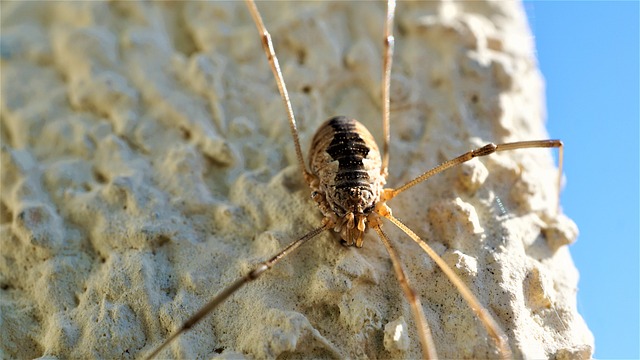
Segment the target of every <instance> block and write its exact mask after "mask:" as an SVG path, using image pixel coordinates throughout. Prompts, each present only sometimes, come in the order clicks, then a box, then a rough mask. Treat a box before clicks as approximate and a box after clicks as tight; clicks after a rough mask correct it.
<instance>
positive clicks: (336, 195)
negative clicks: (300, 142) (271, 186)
mask: <svg viewBox="0 0 640 360" xmlns="http://www.w3.org/2000/svg"><path fill="white" fill-rule="evenodd" d="M309 168H310V169H311V173H312V175H313V177H312V179H313V180H312V181H311V189H312V197H313V199H314V200H315V201H316V202H317V203H318V206H319V208H320V210H321V211H322V214H323V215H324V216H325V218H327V219H329V221H330V222H331V223H332V224H334V230H335V231H336V232H339V233H340V236H341V238H342V241H343V243H344V244H345V245H347V246H352V245H355V246H357V247H362V245H363V234H364V231H365V229H366V223H367V222H368V219H369V217H371V216H375V215H372V212H373V210H374V208H375V206H376V204H377V203H378V202H379V201H380V194H381V192H382V188H383V186H384V184H385V182H386V180H385V176H384V174H383V173H382V170H381V169H382V162H381V157H380V152H379V150H378V146H377V145H376V143H375V141H374V139H373V136H372V135H371V133H370V132H369V131H368V130H367V128H366V127H364V125H362V124H361V123H360V122H358V121H357V120H354V119H350V118H347V117H344V116H336V117H333V118H331V119H329V120H327V121H326V122H325V123H324V124H322V125H321V126H320V128H319V129H318V130H317V131H316V133H315V135H314V137H313V141H312V143H311V149H310V151H309Z"/></svg>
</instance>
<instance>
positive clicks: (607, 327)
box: [524, 1, 640, 359]
mask: <svg viewBox="0 0 640 360" xmlns="http://www.w3.org/2000/svg"><path fill="white" fill-rule="evenodd" d="M524 6H525V10H526V11H527V16H528V17H529V24H530V26H531V28H532V30H533V33H534V36H535V42H536V48H537V53H538V61H539V64H540V68H541V70H542V73H543V76H544V77H545V80H546V98H547V114H548V118H547V121H548V123H547V126H548V130H549V134H550V136H551V137H552V138H559V139H562V140H563V141H564V142H565V147H566V151H565V170H564V172H565V175H566V177H567V183H566V186H565V188H564V190H563V194H562V207H563V209H564V212H565V213H566V214H568V215H569V217H571V218H572V219H573V220H574V221H575V222H576V223H577V224H578V227H579V228H580V236H579V237H578V242H577V243H575V244H574V245H572V246H571V252H572V254H573V257H574V261H575V263H576V266H577V267H578V269H579V270H580V277H581V279H580V285H579V292H578V309H579V310H580V313H581V314H582V315H583V316H584V318H585V319H586V321H587V324H588V325H589V328H590V329H591V331H593V333H594V335H595V340H596V352H595V357H597V358H600V359H610V358H635V359H637V358H639V357H640V354H639V351H638V346H639V345H638V343H639V340H638V339H640V335H639V332H638V326H639V313H638V308H639V301H638V293H639V288H638V283H639V269H638V260H639V254H640V252H639V248H638V243H639V233H638V226H639V225H638V223H639V213H638V209H639V207H640V205H639V204H640V201H639V193H638V189H639V187H640V184H639V180H638V174H639V168H638V165H639V162H640V161H639V158H638V154H639V153H640V147H639V140H638V139H639V137H640V132H639V127H638V124H639V123H640V114H639V112H638V107H639V99H640V94H639V91H638V88H639V83H640V77H639V73H638V69H639V67H640V65H639V64H640V63H639V58H638V55H639V53H640V50H639V44H640V40H639V38H638V33H639V29H638V19H639V13H640V9H639V3H638V2H636V1H626V2H622V1H621V2H613V1H589V2H586V1H580V2H578V1H562V2H555V1H554V2H542V1H531V2H525V5H524Z"/></svg>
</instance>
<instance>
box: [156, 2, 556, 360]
mask: <svg viewBox="0 0 640 360" xmlns="http://www.w3.org/2000/svg"><path fill="white" fill-rule="evenodd" d="M246 2H247V7H248V8H249V12H250V13H251V16H252V17H253V20H254V22H255V24H256V27H257V28H258V32H259V34H260V37H261V39H262V46H263V48H264V51H265V54H266V57H267V60H268V61H269V65H270V67H271V70H272V72H273V75H274V76H275V80H276V84H277V85H278V90H279V92H280V95H281V97H282V101H283V103H284V106H285V109H286V111H287V116H288V118H289V127H290V129H291V134H292V136H293V142H294V145H295V151H296V157H297V160H298V164H299V166H300V169H301V170H302V176H303V178H304V180H305V182H306V183H307V185H308V186H309V187H310V188H311V191H312V194H311V197H312V198H313V199H314V200H315V201H316V202H317V203H318V207H319V208H320V211H321V212H322V214H323V216H324V217H323V220H322V225H321V226H319V227H317V228H315V229H313V230H311V231H310V232H308V233H307V234H305V235H304V236H302V237H300V238H299V239H298V240H296V241H294V242H292V243H290V244H289V245H287V246H286V247H285V248H284V249H282V250H281V251H280V252H279V253H277V254H276V255H275V256H273V257H272V258H270V259H269V260H267V261H265V262H263V263H261V264H259V265H258V266H257V267H255V268H254V269H253V270H252V271H250V272H249V273H248V274H246V275H245V276H243V277H241V278H239V279H238V280H236V281H235V282H233V283H232V284H231V285H229V286H228V287H227V288H225V289H224V290H222V291H221V292H220V293H218V295H217V296H216V297H214V298H213V299H212V300H211V301H209V302H208V303H207V304H206V305H205V306H204V307H202V308H201V309H200V310H199V311H198V312H197V313H195V314H194V315H192V316H191V317H190V318H189V319H188V320H187V321H186V322H184V323H183V324H182V326H181V327H180V329H178V331H176V332H175V333H174V334H173V335H171V336H170V337H169V338H168V339H166V340H165V341H164V342H163V343H162V344H161V345H160V346H159V347H158V348H156V349H155V350H154V351H153V353H151V354H150V355H149V356H148V358H153V357H155V356H156V355H158V354H159V353H160V351H162V349H164V348H165V347H166V346H167V345H169V344H170V343H171V342H172V341H173V340H174V339H176V338H177V337H178V336H180V334H182V333H183V332H185V331H187V330H188V329H190V328H191V327H193V326H194V325H195V324H197V323H198V322H199V321H200V320H202V319H203V318H204V317H205V316H207V315H208V314H209V313H210V312H212V311H213V310H214V309H215V308H216V307H217V306H218V305H220V304H221V303H222V302H224V301H225V300H226V299H227V298H228V297H229V296H231V295H232V294H233V293H235V292H236V291H237V290H238V289H240V288H241V287H242V286H243V285H245V284H246V283H248V282H251V281H253V280H255V279H257V278H259V277H260V275H262V274H264V273H265V272H266V271H267V270H269V269H271V268H272V267H273V266H274V265H275V264H276V263H278V262H279V261H280V260H281V259H283V258H284V257H286V256H287V255H289V254H291V253H292V252H294V251H295V250H296V249H297V248H298V247H300V246H301V245H302V244H304V243H305V242H307V241H308V240H310V239H312V238H314V237H315V236H317V235H318V234H320V233H321V232H323V231H325V230H329V229H334V231H336V232H339V233H340V236H341V238H342V240H341V241H342V243H343V244H345V245H347V246H353V245H355V246H356V247H358V248H360V247H362V246H363V242H364V239H363V234H364V232H365V230H366V228H367V227H372V228H373V229H374V230H375V231H376V233H377V234H378V236H379V237H380V240H381V241H382V243H383V244H384V246H385V248H386V250H387V252H388V253H389V257H390V259H391V262H392V264H393V269H394V272H395V275H396V278H397V280H398V282H399V283H400V286H401V288H402V291H403V292H404V295H405V297H406V299H407V301H408V302H409V305H410V307H411V312H412V313H413V317H414V319H415V321H416V326H417V330H418V336H419V339H420V345H421V347H422V354H423V356H424V357H425V358H436V357H437V355H436V350H435V346H434V342H433V339H432V337H431V331H430V330H429V326H428V323H427V321H426V319H425V316H424V313H423V310H422V305H421V304H420V299H419V298H418V297H417V296H416V294H415V292H414V290H413V289H412V287H411V284H410V283H409V280H408V279H407V277H406V276H405V273H404V270H403V268H402V266H401V263H400V258H399V256H398V254H397V253H396V251H395V250H394V248H393V246H392V245H391V243H390V240H389V238H388V237H387V235H386V233H385V232H384V230H383V227H382V221H381V218H386V219H388V220H389V221H391V222H392V223H393V224H394V225H396V226H397V227H399V228H400V229H401V230H402V231H403V232H404V233H406V234H407V235H408V236H409V237H410V238H411V239H413V240H414V241H415V242H416V243H417V244H418V245H419V246H420V247H421V248H422V249H423V250H424V251H425V252H426V253H427V254H428V255H429V257H430V258H431V259H432V260H433V261H434V262H435V263H436V264H437V265H438V266H439V267H440V269H441V270H442V272H444V274H445V275H446V276H447V277H448V278H449V280H450V281H451V282H452V283H453V285H454V286H455V287H456V288H457V290H458V291H459V292H460V294H461V295H462V297H463V298H464V299H465V301H466V302H467V303H468V305H469V306H470V307H471V309H472V310H473V311H474V313H475V314H476V316H477V317H478V318H479V319H480V321H481V322H482V324H483V326H484V327H485V329H486V330H487V332H488V334H489V335H490V336H491V338H492V339H493V341H494V342H495V344H496V346H497V349H498V351H499V353H500V356H501V357H502V358H510V357H511V349H510V348H509V345H508V343H507V336H506V335H505V333H504V332H503V331H502V329H501V328H500V326H499V325H498V324H497V322H496V321H495V320H494V319H493V317H492V316H491V315H490V314H489V312H488V311H487V310H486V309H485V308H484V307H483V306H482V305H481V304H480V302H479V301H478V299H477V298H476V297H475V295H473V293H471V291H470V290H469V289H468V288H467V286H466V285H464V283H463V282H462V281H461V280H460V279H459V278H458V276H457V275H456V274H455V273H454V271H453V270H452V269H451V268H450V267H449V266H448V265H447V264H446V263H445V262H444V260H443V259H442V258H441V257H440V256H439V255H438V254H437V253H436V252H435V251H434V250H433V249H432V248H431V247H430V246H429V245H427V243H426V242H424V241H423V240H422V239H421V238H420V237H419V236H418V235H416V234H415V233H414V232H413V231H412V230H411V229H409V228H408V227H407V226H406V225H404V224H403V223H402V222H400V220H398V219H397V218H395V217H394V216H393V215H392V214H391V209H390V208H389V206H387V204H386V203H387V201H389V200H391V199H393V198H394V197H395V196H397V195H398V194H400V193H402V192H404V191H406V190H408V189H409V188H411V187H412V186H414V185H416V184H418V183H420V182H422V181H424V180H426V179H428V178H430V177H431V176H433V175H435V174H437V173H440V172H442V171H444V170H446V169H449V168H451V167H454V166H456V165H459V164H461V163H464V162H466V161H469V160H471V159H473V158H475V157H481V156H487V155H490V154H493V153H495V152H499V151H508V150H515V149H526V148H558V150H559V155H558V158H559V164H558V168H559V176H558V192H559V190H560V176H561V174H562V149H563V145H562V142H561V141H560V140H533V141H519V142H511V143H504V144H497V145H496V144H493V143H490V144H487V145H485V146H483V147H481V148H478V149H475V150H472V151H469V152H466V153H464V154H462V155H460V156H458V157H456V158H454V159H451V160H448V161H445V162H444V163H442V164H440V165H438V166H436V167H434V168H432V169H430V170H428V171H427V172H425V173H423V174H422V175H420V176H418V177H417V178H415V179H413V180H411V181H409V182H407V183H406V184H404V185H402V186H400V187H398V188H396V189H392V188H383V187H384V184H385V183H386V177H387V174H388V164H389V141H390V135H389V89H390V78H391V62H392V55H393V46H394V38H393V20H394V14H395V0H388V2H387V13H386V21H385V26H384V54H383V69H382V82H383V83H382V84H383V86H382V123H383V132H384V134H383V148H382V154H380V152H379V151H378V147H377V145H376V143H375V141H374V140H373V136H372V135H371V134H370V133H369V131H368V130H367V129H366V128H365V127H364V126H363V125H362V124H360V123H359V122H358V121H356V120H353V119H349V118H346V117H344V116H337V117H333V118H331V119H329V120H327V121H326V122H325V123H324V124H322V125H321V126H320V128H319V129H318V130H317V131H316V134H315V135H314V137H313V141H312V146H311V150H310V152H309V167H310V169H311V171H309V170H307V167H306V165H305V163H304V160H303V156H302V150H301V148H300V140H299V138H298V130H297V126H296V121H295V117H294V115H293V110H292V107H291V101H290V100H289V94H288V92H287V88H286V85H285V82H284V79H283V76H282V73H281V71H280V65H279V63H278V59H277V57H276V54H275V51H274V48H273V43H272V41H271V36H270V34H269V32H268V31H267V29H266V27H265V25H264V23H263V22H262V17H261V16H260V13H259V12H258V9H257V7H256V5H255V3H254V2H253V0H246Z"/></svg>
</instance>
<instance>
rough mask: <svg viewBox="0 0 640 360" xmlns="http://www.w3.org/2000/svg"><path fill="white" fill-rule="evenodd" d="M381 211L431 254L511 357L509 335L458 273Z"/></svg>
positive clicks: (502, 354) (408, 230)
mask: <svg viewBox="0 0 640 360" xmlns="http://www.w3.org/2000/svg"><path fill="white" fill-rule="evenodd" d="M386 209H387V211H384V210H383V211H380V212H379V214H380V215H382V216H384V217H386V218H387V219H389V220H391V222H393V223H394V224H395V225H396V226H397V227H399V228H400V229H401V230H402V231H404V232H405V234H407V235H409V237H411V239H413V241H415V242H416V243H418V245H420V247H421V248H422V249H423V250H424V251H425V252H426V253H427V255H429V257H430V258H431V259H432V260H433V261H434V262H435V263H436V264H437V265H438V266H439V267H440V269H441V270H442V272H444V274H445V275H446V276H447V277H448V278H449V280H450V281H451V283H453V285H454V286H455V287H456V289H458V292H459V293H460V295H462V297H463V298H464V300H465V301H466V302H467V304H469V307H470V308H471V310H473V312H474V313H475V314H476V316H477V317H478V318H479V319H480V321H481V322H482V325H483V326H484V327H485V329H487V332H488V333H489V336H491V337H492V338H493V340H494V341H495V343H496V344H497V346H498V350H499V351H500V355H501V357H502V358H503V359H510V358H511V349H510V348H509V344H508V343H507V340H506V339H507V336H506V335H505V333H504V332H503V331H502V329H501V328H500V325H498V323H497V322H496V321H495V320H494V319H493V317H492V316H491V315H490V314H489V312H488V311H487V309H485V308H484V307H483V306H482V305H481V304H480V301H478V299H477V298H476V297H475V295H473V293H472V292H471V290H469V288H468V287H467V286H466V285H465V284H464V283H463V282H462V280H460V278H459V277H458V275H456V273H455V272H454V271H453V270H452V269H451V268H450V267H449V265H447V263H446V262H444V260H442V258H441V257H440V256H439V255H438V254H437V253H436V252H435V251H434V250H433V249H432V248H431V247H430V246H429V245H427V243H426V242H424V241H423V240H422V239H420V237H419V236H418V235H416V234H415V233H414V232H413V231H412V230H411V229H409V228H408V227H407V226H406V225H405V224H403V223H402V222H401V221H400V220H398V219H397V218H395V217H394V216H393V215H391V212H390V211H388V208H386Z"/></svg>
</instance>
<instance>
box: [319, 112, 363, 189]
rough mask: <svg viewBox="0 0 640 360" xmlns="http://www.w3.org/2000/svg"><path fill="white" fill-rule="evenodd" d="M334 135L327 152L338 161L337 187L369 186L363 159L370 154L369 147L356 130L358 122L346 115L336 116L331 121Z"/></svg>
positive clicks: (330, 124)
mask: <svg viewBox="0 0 640 360" xmlns="http://www.w3.org/2000/svg"><path fill="white" fill-rule="evenodd" d="M329 126H331V128H332V129H333V132H334V135H333V140H332V141H331V144H329V146H328V147H327V154H329V156H331V158H332V159H333V160H337V161H338V173H337V174H336V178H335V184H336V187H339V188H345V187H359V186H368V184H369V174H368V173H367V172H366V171H365V170H364V164H363V163H362V159H364V158H366V157H367V154H369V147H368V146H367V144H366V143H365V142H364V140H363V139H362V138H361V137H360V134H358V132H357V131H356V124H355V122H354V120H351V119H349V118H347V117H345V116H336V117H334V118H333V119H331V120H330V121H329Z"/></svg>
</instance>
